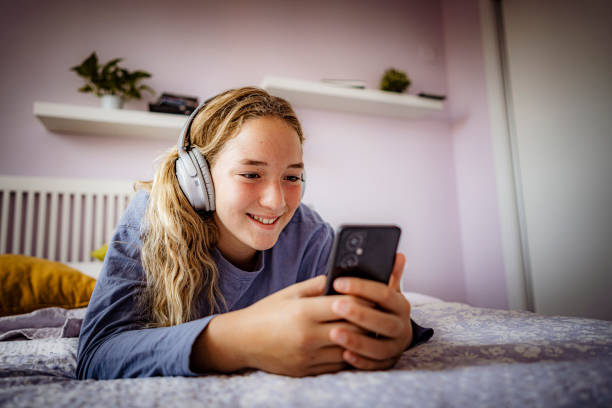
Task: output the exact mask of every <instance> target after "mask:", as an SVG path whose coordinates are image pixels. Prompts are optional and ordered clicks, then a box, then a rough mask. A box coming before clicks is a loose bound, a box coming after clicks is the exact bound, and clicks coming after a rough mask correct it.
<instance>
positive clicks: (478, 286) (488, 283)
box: [442, 0, 508, 308]
mask: <svg viewBox="0 0 612 408" xmlns="http://www.w3.org/2000/svg"><path fill="white" fill-rule="evenodd" d="M442 15H443V27H444V43H445V45H446V70H447V78H448V93H449V95H450V98H449V101H448V108H449V110H450V115H449V121H450V125H451V137H452V139H453V142H454V153H455V171H456V180H457V194H458V204H459V220H460V225H461V228H460V230H461V243H462V254H463V267H464V274H465V287H466V297H467V301H468V303H470V304H474V305H480V306H486V307H493V308H507V306H508V301H507V295H506V284H505V275H504V264H503V258H502V247H501V229H500V225H499V207H498V202H497V195H496V184H495V183H496V179H495V166H494V162H493V150H492V139H491V131H490V125H489V112H488V105H487V92H486V84H485V79H484V77H485V72H484V63H483V54H482V45H481V30H480V20H479V15H478V1H477V0H473V1H463V2H458V1H453V0H443V1H442Z"/></svg>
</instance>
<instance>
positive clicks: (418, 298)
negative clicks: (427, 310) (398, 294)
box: [402, 292, 444, 306]
mask: <svg viewBox="0 0 612 408" xmlns="http://www.w3.org/2000/svg"><path fill="white" fill-rule="evenodd" d="M402 294H403V295H404V297H405V298H406V299H408V301H409V302H410V304H411V305H412V306H420V305H426V304H428V303H438V302H444V301H443V300H442V299H438V298H436V297H433V296H429V295H424V294H422V293H416V292H402Z"/></svg>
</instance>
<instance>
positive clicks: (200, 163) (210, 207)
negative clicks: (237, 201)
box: [189, 148, 215, 211]
mask: <svg viewBox="0 0 612 408" xmlns="http://www.w3.org/2000/svg"><path fill="white" fill-rule="evenodd" d="M189 156H191V158H192V160H193V162H194V163H197V167H198V169H199V170H200V174H201V177H202V180H203V181H204V182H203V183H202V184H201V185H202V189H201V190H202V196H203V197H202V198H203V200H204V202H205V208H203V209H204V210H206V211H215V187H214V185H213V182H212V176H211V175H210V168H209V167H208V161H207V160H206V159H205V158H204V156H202V153H200V151H199V150H198V149H197V148H193V149H191V150H190V151H189Z"/></svg>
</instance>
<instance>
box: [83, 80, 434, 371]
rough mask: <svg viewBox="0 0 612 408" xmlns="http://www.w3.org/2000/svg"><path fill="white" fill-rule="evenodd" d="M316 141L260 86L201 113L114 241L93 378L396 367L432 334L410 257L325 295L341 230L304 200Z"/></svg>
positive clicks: (97, 305) (92, 328) (95, 323)
mask: <svg viewBox="0 0 612 408" xmlns="http://www.w3.org/2000/svg"><path fill="white" fill-rule="evenodd" d="M302 142H303V134H302V129H301V126H300V123H299V121H298V119H297V117H296V115H295V113H294V112H293V110H292V108H291V106H290V105H289V103H287V102H286V101H285V100H283V99H281V98H277V97H274V96H271V95H269V94H268V93H267V92H265V91H264V90H261V89H258V88H241V89H236V90H230V91H227V92H224V93H222V94H220V95H217V96H216V97H214V98H212V99H211V100H209V101H208V102H207V103H206V104H204V105H203V106H201V107H200V108H198V109H197V110H196V111H195V112H194V113H193V114H192V116H191V117H190V118H189V119H188V121H187V124H186V125H185V128H184V129H183V132H182V135H181V139H180V141H179V146H178V148H173V149H171V150H170V152H169V153H168V154H167V156H165V158H164V159H163V160H162V161H161V163H160V165H159V168H158V170H157V171H156V173H155V177H154V179H153V181H152V182H146V183H140V186H141V187H142V188H141V190H140V191H139V192H137V193H136V195H135V196H134V198H133V199H132V201H131V203H130V205H129V207H128V209H127V210H126V212H125V213H124V215H123V216H122V219H121V221H120V222H119V225H118V227H117V229H116V231H115V233H114V235H113V237H112V240H111V243H110V246H109V249H108V252H107V254H106V258H105V261H104V266H103V268H102V272H101V275H100V278H99V280H98V282H97V285H96V288H95V290H94V292H93V294H92V297H91V300H90V303H89V307H88V309H87V314H86V316H85V319H84V321H83V325H82V328H81V335H80V339H79V351H78V366H77V374H78V377H79V378H99V379H102V378H120V377H139V376H156V375H164V376H180V375H183V376H188V375H198V374H202V373H211V372H216V373H230V372H235V371H238V370H241V369H245V368H254V369H261V370H265V371H268V372H271V373H277V374H286V375H291V376H304V375H315V374H321V373H331V372H336V371H339V370H342V369H344V368H346V367H349V366H352V367H355V368H358V369H364V370H377V369H386V368H389V367H392V366H393V365H394V363H395V362H396V361H397V360H398V358H399V357H400V355H401V354H402V353H403V352H404V351H405V350H406V349H407V348H408V347H410V346H414V345H415V344H417V343H420V342H422V341H426V340H428V339H429V338H430V337H431V335H432V333H433V332H432V330H431V329H424V328H422V327H420V326H418V325H417V324H415V323H414V322H413V321H412V320H411V319H410V303H409V302H408V301H407V300H406V299H405V298H404V296H403V295H402V294H401V292H400V291H399V282H400V278H401V274H402V269H403V267H404V262H405V258H404V256H403V255H402V254H397V256H396V259H395V265H394V268H393V273H392V276H391V280H390V282H389V285H384V284H382V283H379V282H374V281H368V280H363V279H358V278H342V279H337V280H336V281H335V283H334V288H335V289H336V291H338V292H339V293H340V294H341V295H334V296H320V295H321V294H322V292H323V288H324V285H325V280H326V278H325V276H322V275H324V274H325V272H326V265H327V260H328V257H329V254H330V250H331V246H332V242H333V237H334V233H333V230H332V228H331V227H330V226H329V224H327V223H325V222H324V221H323V220H322V219H321V217H320V216H319V215H318V214H317V213H316V212H314V211H313V210H311V209H309V208H308V207H306V206H304V205H301V204H300V200H301V196H302V192H303V189H304V180H303V171H304V163H303V161H302ZM373 333H375V335H374V334H373Z"/></svg>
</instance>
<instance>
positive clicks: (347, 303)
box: [332, 298, 405, 338]
mask: <svg viewBox="0 0 612 408" xmlns="http://www.w3.org/2000/svg"><path fill="white" fill-rule="evenodd" d="M332 310H333V311H334V312H335V313H337V315H338V316H339V317H341V318H344V319H345V320H347V321H349V322H351V323H354V324H355V325H357V326H359V327H361V328H363V329H365V330H367V331H369V332H374V333H378V334H381V335H383V336H385V337H391V338H395V337H399V336H401V335H402V334H403V333H404V332H405V323H404V320H402V318H401V317H400V316H399V315H396V314H393V313H387V312H384V311H381V310H377V309H374V308H372V307H368V306H363V305H360V304H359V303H358V302H354V301H352V300H351V299H350V298H340V299H338V300H336V301H334V303H333V304H332Z"/></svg>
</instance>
